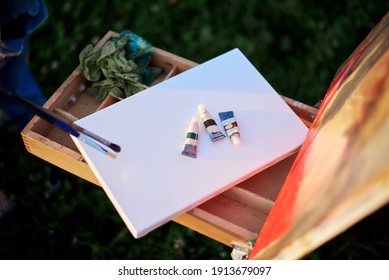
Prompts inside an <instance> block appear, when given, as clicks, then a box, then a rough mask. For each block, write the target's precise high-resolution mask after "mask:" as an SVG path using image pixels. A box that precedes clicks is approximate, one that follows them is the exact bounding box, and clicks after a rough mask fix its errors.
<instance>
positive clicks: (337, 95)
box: [249, 13, 389, 259]
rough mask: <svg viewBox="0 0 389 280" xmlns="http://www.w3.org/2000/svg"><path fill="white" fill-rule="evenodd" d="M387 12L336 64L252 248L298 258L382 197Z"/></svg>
mask: <svg viewBox="0 0 389 280" xmlns="http://www.w3.org/2000/svg"><path fill="white" fill-rule="evenodd" d="M388 139H389V13H388V14H387V15H386V16H385V17H384V18H383V19H382V20H381V21H380V22H379V23H378V25H377V26H376V27H375V28H374V29H373V30H372V32H371V33H370V34H369V35H368V37H367V38H366V39H365V40H364V41H363V42H362V43H361V45H360V46H359V47H358V48H357V49H356V50H355V51H354V53H353V54H352V55H351V56H350V58H349V59H348V60H347V61H346V62H345V63H344V64H343V65H342V66H341V67H340V68H339V71H338V73H337V74H336V76H335V79H334V81H333V83H332V84H331V86H330V88H329V90H328V92H327V93H326V95H325V98H324V100H323V102H322V104H321V106H320V109H319V111H318V114H317V116H316V118H315V120H314V122H313V124H312V126H311V128H310V130H309V133H308V135H307V138H306V140H305V142H304V144H303V146H302V147H301V149H300V151H299V153H298V155H297V158H296V160H295V162H294V164H293V166H292V168H291V171H290V173H289V175H288V177H287V178H286V180H285V182H284V185H283V187H282V189H281V191H280V193H279V195H278V197H277V199H276V202H275V204H274V206H273V208H272V210H271V212H270V214H269V216H268V218H267V220H266V222H265V224H264V226H263V228H262V230H261V232H260V234H259V236H258V239H257V241H256V243H255V245H254V248H253V250H252V251H251V253H250V255H249V258H250V259H299V258H302V257H304V255H306V254H308V253H309V252H311V251H313V250H314V249H316V248H317V247H319V246H320V245H322V244H323V243H325V242H327V241H328V240H330V239H331V238H333V237H335V236H336V235H338V234H340V233H341V232H343V231H344V230H346V229H347V228H349V227H350V226H352V225H353V224H355V223H357V222H358V221H360V220H361V219H363V218H364V217H366V216H367V215H369V214H371V213H372V212H374V211H376V210H378V209H379V208H381V207H383V206H384V205H386V204H387V203H388V202H389V144H388V143H389V142H388Z"/></svg>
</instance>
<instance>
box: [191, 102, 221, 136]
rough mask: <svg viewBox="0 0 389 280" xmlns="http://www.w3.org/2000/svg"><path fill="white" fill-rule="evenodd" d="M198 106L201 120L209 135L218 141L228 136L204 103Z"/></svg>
mask: <svg viewBox="0 0 389 280" xmlns="http://www.w3.org/2000/svg"><path fill="white" fill-rule="evenodd" d="M197 108H198V109H199V112H200V117H201V120H202V121H203V123H204V126H205V128H206V129H207V131H208V134H209V137H211V140H212V141H217V140H220V139H223V138H224V137H226V136H225V135H224V134H223V133H222V132H221V131H220V129H219V128H218V127H217V124H216V122H215V120H214V119H213V118H212V116H211V114H210V113H209V112H208V111H207V109H206V108H205V106H204V104H200V105H198V106H197Z"/></svg>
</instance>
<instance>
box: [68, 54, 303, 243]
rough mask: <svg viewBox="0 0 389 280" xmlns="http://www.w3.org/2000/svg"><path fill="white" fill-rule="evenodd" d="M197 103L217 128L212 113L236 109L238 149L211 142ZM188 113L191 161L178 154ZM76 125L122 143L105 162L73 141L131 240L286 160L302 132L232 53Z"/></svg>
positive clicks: (246, 63)
mask: <svg viewBox="0 0 389 280" xmlns="http://www.w3.org/2000/svg"><path fill="white" fill-rule="evenodd" d="M200 103H203V104H205V106H206V107H207V109H208V111H209V112H210V113H211V114H212V115H213V118H214V119H215V121H216V122H217V124H218V125H219V127H220V128H221V129H222V126H221V121H220V119H219V116H218V112H222V111H229V110H232V111H233V112H234V114H235V118H236V120H237V122H238V125H239V129H240V133H241V143H242V145H241V147H234V145H233V144H232V142H231V140H230V139H229V138H227V137H226V138H224V139H222V140H220V141H217V142H212V141H211V140H210V137H209V136H208V134H207V131H206V129H205V127H204V125H203V124H202V123H201V120H200V116H199V113H198V110H197V106H198V104H200ZM193 116H195V117H197V119H198V121H199V128H200V133H199V141H198V154H197V158H196V159H193V158H190V157H186V156H183V155H181V151H182V148H183V146H184V141H185V135H186V130H187V128H188V125H189V122H190V120H191V118H192V117H193ZM77 124H78V125H80V126H82V127H84V128H86V129H88V130H90V131H93V132H94V133H96V134H98V135H100V136H102V137H104V138H107V139H108V140H110V141H112V142H113V143H117V144H119V145H120V146H121V148H122V151H121V152H120V153H118V154H117V157H116V159H111V158H109V157H107V156H105V155H103V154H101V153H99V152H98V151H97V150H95V149H93V148H91V147H90V146H87V145H86V144H85V143H83V142H80V141H79V140H78V139H75V138H73V139H74V141H75V143H76V144H77V146H78V147H79V149H80V151H81V152H82V154H83V155H84V157H85V159H86V161H87V162H88V164H89V165H90V166H91V168H92V170H93V172H94V173H95V175H96V177H97V178H98V180H99V182H100V183H101V185H102V187H103V188H104V190H105V191H106V193H107V195H108V196H109V198H110V200H111V201H112V203H113V204H114V206H115V207H116V209H117V211H118V212H119V214H120V215H121V217H122V219H123V220H124V221H125V223H126V225H127V227H128V228H129V230H130V231H131V233H132V234H133V236H134V237H136V238H139V237H142V236H144V235H145V234H147V233H148V232H150V231H151V230H153V229H155V228H157V227H158V226H160V225H162V224H164V223H166V222H168V221H170V220H171V219H173V218H174V217H176V216H178V215H180V214H181V213H184V212H186V211H188V210H190V209H191V208H193V207H195V206H196V205H198V204H200V203H202V202H205V201H206V200H208V199H210V198H212V197H214V196H215V195H217V194H219V193H221V192H223V191H225V190H226V189H228V188H230V187H232V186H234V185H236V184H237V183H239V182H241V181H243V180H245V179H247V178H249V177H250V176H252V175H254V174H256V173H258V172H260V171H261V170H263V169H265V168H267V167H269V166H270V165H272V164H274V163H275V162H277V161H279V160H281V159H283V158H285V157H286V156H288V155H290V154H291V153H292V152H294V151H295V150H296V149H298V148H299V147H300V145H301V144H302V143H303V141H304V138H305V136H306V133H307V128H306V126H305V125H304V124H303V123H302V121H301V120H300V119H299V118H298V117H297V116H296V115H295V113H294V112H293V111H292V110H291V109H290V108H289V107H288V105H287V104H286V103H285V102H284V101H283V100H282V99H281V98H280V97H279V95H278V94H277V93H276V91H275V90H274V89H273V88H272V87H271V86H270V85H269V83H268V82H267V81H266V80H265V79H264V78H263V77H262V75H261V74H260V73H259V72H258V71H257V70H256V69H255V67H254V66H253V65H252V64H251V63H250V62H249V61H248V60H247V58H246V57H245V56H244V55H243V54H242V53H241V52H240V51H239V50H238V49H234V50H232V51H229V52H227V53H225V54H223V55H221V56H218V57H216V58H214V59H212V60H210V61H208V62H205V63H203V64H201V65H199V66H196V67H194V68H192V69H190V70H188V71H186V72H184V73H181V74H179V75H177V76H175V77H172V78H171V79H169V80H167V81H164V82H162V83H160V84H158V85H156V86H153V87H151V88H149V89H147V90H145V91H143V92H141V93H138V94H137V95H134V96H132V97H129V98H127V99H125V100H123V101H121V102H118V103H116V104H114V105H112V106H110V107H108V108H106V109H104V110H102V111H99V112H97V113H94V114H92V115H90V116H88V117H86V118H83V119H81V120H79V121H78V122H77ZM222 132H223V133H224V134H225V132H224V130H223V129H222Z"/></svg>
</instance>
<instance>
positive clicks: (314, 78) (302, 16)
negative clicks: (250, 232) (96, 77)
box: [0, 0, 389, 259]
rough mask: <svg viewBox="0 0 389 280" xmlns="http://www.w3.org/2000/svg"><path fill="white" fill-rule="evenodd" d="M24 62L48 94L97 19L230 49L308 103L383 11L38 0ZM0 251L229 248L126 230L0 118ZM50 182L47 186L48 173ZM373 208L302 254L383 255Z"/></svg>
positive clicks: (202, 253)
mask: <svg viewBox="0 0 389 280" xmlns="http://www.w3.org/2000/svg"><path fill="white" fill-rule="evenodd" d="M47 5H48V10H49V18H48V20H47V21H46V22H45V23H44V25H43V26H42V27H41V28H40V29H39V30H38V31H36V32H35V33H34V34H33V35H32V36H31V53H30V65H31V68H32V70H33V72H34V73H35V75H36V79H37V80H38V82H39V84H40V85H41V87H42V90H43V92H44V94H45V95H46V96H47V97H49V96H50V95H51V94H52V93H53V92H54V91H55V90H56V89H57V88H58V87H59V86H60V85H61V83H62V82H63V81H64V80H65V79H66V77H67V76H68V75H69V74H70V73H71V72H72V71H73V69H74V68H75V67H76V66H77V65H78V54H79V52H80V51H81V50H82V49H83V48H84V46H85V45H87V44H89V43H96V42H97V41H98V40H99V39H100V38H101V37H102V36H103V35H104V34H105V33H106V32H107V31H108V30H115V31H122V30H125V29H131V30H132V31H133V32H135V33H137V34H139V35H141V36H142V37H144V38H146V39H147V40H148V41H149V42H150V43H152V44H153V45H154V46H157V47H159V48H162V49H165V50H168V51H170V52H172V53H175V54H177V55H179V56H182V57H185V58H188V59H190V60H193V61H196V62H199V63H201V62H204V61H206V60H208V59H211V58H213V57H215V56H217V55H219V54H222V53H224V52H226V51H228V50H230V49H232V48H235V47H237V48H239V49H240V50H241V51H242V52H243V53H244V54H245V55H246V56H247V57H248V58H249V60H250V61H251V62H252V63H253V64H254V65H255V66H256V67H257V69H258V70H259V71H260V72H261V73H262V74H263V75H264V77H265V78H266V79H267V80H268V81H269V82H270V83H271V84H272V85H273V87H274V88H275V89H276V90H277V91H278V92H279V93H282V94H283V95H286V96H288V97H291V98H293V99H296V100H299V101H302V102H304V103H306V104H310V105H314V104H316V102H318V101H319V100H320V99H321V98H322V97H323V96H324V94H325V92H326V89H327V88H328V86H329V84H330V82H331V79H332V78H333V76H334V74H335V72H336V70H337V68H338V67H339V66H340V65H341V63H342V62H343V61H344V60H345V59H346V58H347V57H348V56H349V55H350V54H351V53H352V51H353V50H354V49H355V48H356V47H357V46H358V44H359V43H360V42H361V41H362V40H363V39H364V38H365V36H366V35H367V34H368V33H369V32H370V30H371V29H372V28H373V27H374V26H375V25H376V24H377V23H378V21H379V20H380V19H381V18H382V17H383V16H384V14H385V13H386V12H387V11H388V10H389V3H388V2H387V1H370V2H369V1H362V0H353V1H308V0H301V1H297V0H286V1H270V0H266V1H256V0H247V1H244V0H240V1H239V0H224V1H206V0H193V1H180V0H163V1H162V0H159V1H150V0H133V1H124V0H121V1H119V0H109V1H108V0H100V1H91V0H85V1H75V0H67V1H66V0H65V1H53V0H48V1H47ZM0 133H1V135H4V136H3V137H2V140H1V145H0V201H3V204H0V205H7V207H8V210H9V211H4V210H5V209H0V212H1V213H2V214H1V215H0V258H2V259H229V258H230V256H229V254H230V251H231V249H230V248H229V247H226V246H224V245H221V244H219V243H217V242H215V241H213V240H211V239H209V238H206V237H203V236H202V235H200V234H198V233H196V232H193V231H191V230H188V229H186V228H184V227H182V226H180V225H178V224H175V223H174V222H171V223H168V224H166V225H165V226H162V227H161V228H159V229H157V230H155V231H153V232H152V233H150V234H149V235H147V236H146V237H144V238H141V239H140V240H135V239H133V238H132V236H131V234H130V233H129V232H128V230H127V228H126V227H125V225H124V223H123V222H122V220H121V219H120V217H119V216H118V214H117V213H116V211H115V209H114V208H113V206H112V205H111V203H110V201H109V200H108V198H107V196H106V195H105V193H104V192H103V191H102V190H101V189H100V188H98V187H96V186H94V185H92V184H90V183H88V182H86V181H84V180H82V179H79V178H77V177H75V176H74V175H71V174H69V173H67V172H65V171H62V170H59V169H58V168H56V167H54V166H52V165H50V164H48V163H46V162H44V161H42V160H40V159H38V158H36V157H34V156H32V155H30V154H28V153H27V152H26V151H25V148H24V146H23V143H22V140H21V138H20V135H19V134H18V133H12V132H8V131H5V130H4V129H1V131H0ZM58 182H60V183H61V185H60V187H59V188H58V189H56V188H55V186H56V183H58ZM388 214H389V209H388V207H384V208H383V209H381V210H379V211H378V212H376V213H375V214H373V215H371V216H370V217H368V218H366V219H365V220H363V221H362V222H360V223H359V224H357V225H356V226H354V227H352V228H351V229H350V230H348V231H346V232H345V233H344V234H342V235H340V236H339V237H337V238H335V239H334V240H332V241H330V242H328V243H327V244H325V245H324V246H322V247H321V248H319V249H317V250H316V251H314V252H313V253H311V254H310V255H308V256H307V258H308V259H386V258H388V257H389V234H387V233H386V231H385V230H384V229H383V225H384V224H385V223H386V221H387V216H388Z"/></svg>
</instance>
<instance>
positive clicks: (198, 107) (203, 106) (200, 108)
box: [197, 104, 207, 114]
mask: <svg viewBox="0 0 389 280" xmlns="http://www.w3.org/2000/svg"><path fill="white" fill-rule="evenodd" d="M197 109H199V112H200V114H202V113H204V112H206V111H207V108H205V105H204V104H199V105H197Z"/></svg>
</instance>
